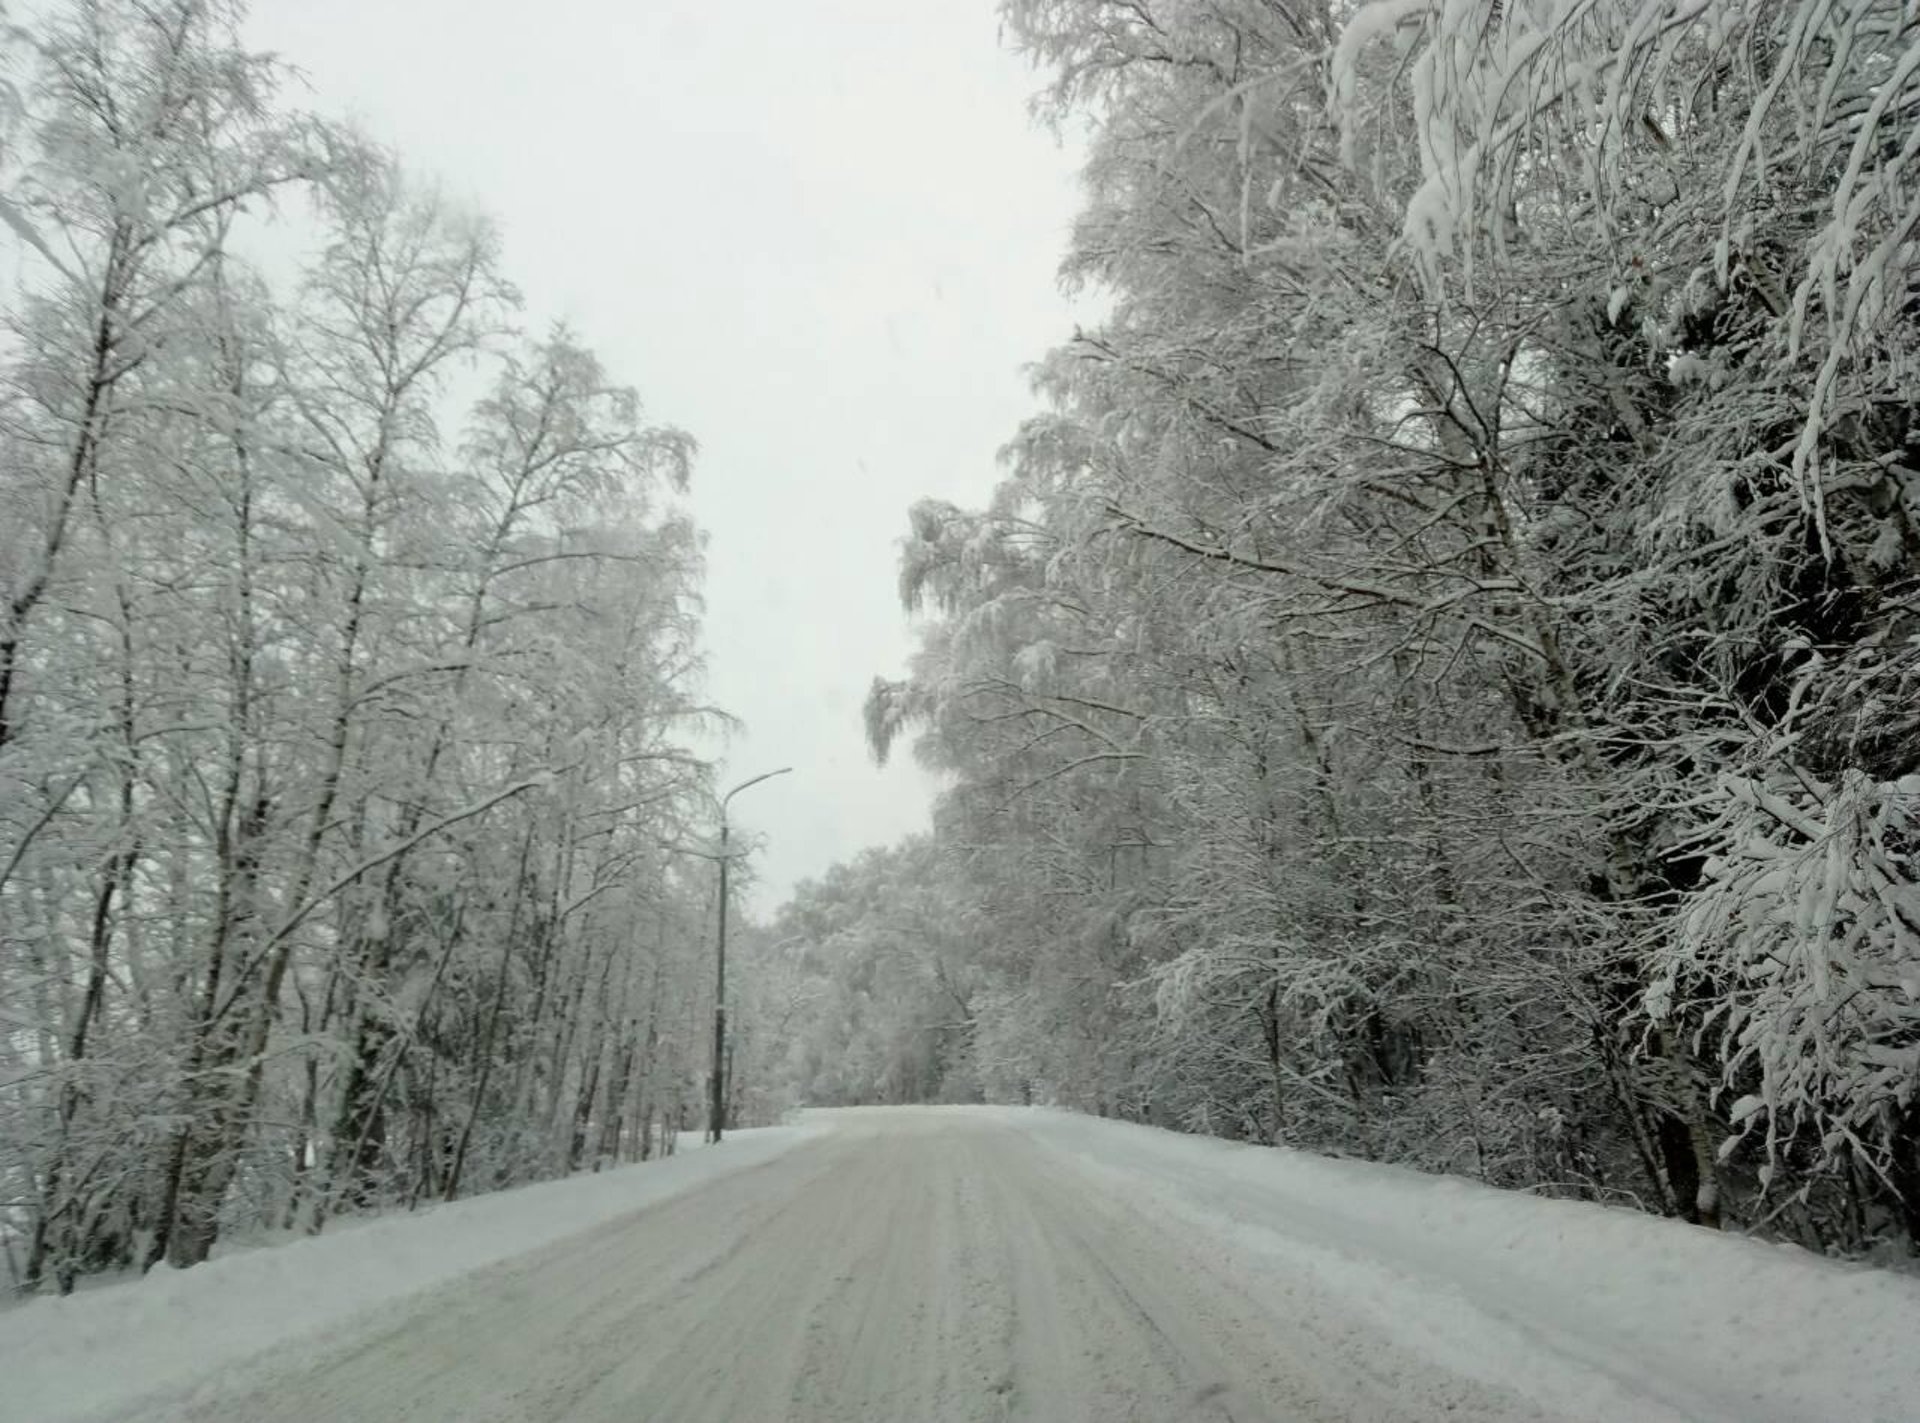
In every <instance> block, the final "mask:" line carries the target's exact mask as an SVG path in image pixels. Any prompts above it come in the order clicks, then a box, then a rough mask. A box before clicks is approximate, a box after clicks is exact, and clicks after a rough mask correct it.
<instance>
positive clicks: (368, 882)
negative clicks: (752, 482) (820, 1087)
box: [0, 0, 712, 1289]
mask: <svg viewBox="0 0 1920 1423" xmlns="http://www.w3.org/2000/svg"><path fill="white" fill-rule="evenodd" d="M239 21H240V16H239V14H238V12H237V11H236V10H235V9H234V8H233V7H232V6H230V5H229V4H227V3H224V0H137V2H136V0H75V3H73V4H71V5H68V6H66V7H65V8H63V9H60V10H58V11H57V13H54V14H52V15H50V16H48V17H46V18H44V19H43V20H40V21H36V22H35V28H34V29H33V30H32V31H31V32H29V33H10V34H9V36H8V38H7V41H6V42H7V44H8V45H9V46H10V47H11V55H12V57H13V59H14V60H15V61H16V62H15V63H14V65H13V67H12V75H11V77H12V79H13V80H14V81H15V85H16V87H15V89H14V90H13V91H11V93H10V97H11V98H12V99H14V100H17V104H16V106H15V109H14V111H13V112H11V113H10V114H9V116H8V117H9V123H8V125H7V128H6V132H5V137H4V150H3V151H0V161H3V162H4V164H5V167H6V173H5V178H4V186H3V187H0V192H3V193H4V197H0V217H4V218H5V221H6V224H7V230H8V233H9V234H10V246H9V249H8V254H7V255H8V269H9V272H10V273H12V274H13V275H14V285H13V287H12V288H11V290H10V291H9V292H8V294H7V299H6V302H5V314H6V319H7V323H8V324H7V333H6V338H5V341H4V346H3V348H0V598H3V599H4V602H0V1234H4V1235H5V1236H6V1249H7V1255H8V1259H9V1262H10V1265H11V1268H12V1269H13V1271H14V1273H15V1275H16V1277H17V1278H19V1280H20V1281H21V1282H22V1283H24V1284H25V1285H27V1286H28V1287H36V1286H39V1285H41V1284H42V1283H43V1282H47V1283H57V1284H58V1286H59V1287H60V1288H61V1289H66V1288H70V1287H71V1285H72V1283H73V1281H74V1278H75V1276H76V1275H77V1274H78V1273H80V1272H83V1271H86V1270H91V1269H97V1268H105V1267H114V1266H124V1265H128V1264H134V1265H139V1264H152V1263H153V1262H155V1261H157V1260H160V1259H170V1260H171V1261H172V1262H173V1263H175V1264H181V1265H186V1264H192V1263H194V1262H195V1261H198V1260H200V1259H202V1258H204V1257H205V1255H206V1254H207V1252H208V1250H209V1249H210V1248H211V1247H212V1245H213V1244H214V1242H215V1239H216V1237H217V1235H218V1233H219V1232H220V1230H221V1229H222V1228H223V1227H224V1226H228V1225H231V1224H235V1223H241V1224H247V1225H255V1226H257V1225H261V1224H264V1225H268V1226H274V1227H278V1226H282V1225H286V1226H301V1227H305V1228H307V1229H317V1228H319V1226H320V1224H321V1223H322V1222H323V1221H324V1220H325V1219H326V1218H327V1217H328V1216H329V1215H330V1214H332V1213H335V1212H338V1211H340V1210H342V1209H346V1208H354V1207H360V1206H365V1205H372V1204H380V1203H392V1202H412V1201H414V1200H417V1199H420V1198H423V1197H424V1198H435V1197H443V1198H449V1199H450V1198H452V1197H453V1196H454V1195H455V1194H456V1193H458V1192H461V1191H471V1190H479V1189H486V1188H490V1187H493V1186H497V1185H500V1184H504V1183H509V1182H515V1181H521V1180H526V1179H529V1178H532V1177H537V1176H542V1175H549V1174H554V1173H558V1172H562V1171H565V1170H569V1169H573V1168H575V1167H578V1166H580V1165H582V1164H583V1163H592V1164H595V1165H597V1164H599V1163H602V1162H606V1161H611V1160H615V1159H628V1158H631V1157H633V1156H636V1155H639V1156H644V1155H646V1154H648V1153H649V1152H650V1151H652V1150H653V1149H655V1147H656V1144H657V1143H658V1141H659V1140H660V1134H659V1129H660V1128H661V1127H662V1126H668V1125H672V1124H674V1123H675V1122H676V1121H677V1119H678V1117H679V1115H680V1113H681V1112H682V1110H683V1109H684V1108H685V1107H686V1106H687V1105H689V1104H690V1103H692V1102H695V1101H697V1100H698V1097H697V1085H695V1083H694V1081H693V1079H694V1078H695V1077H696V1076H697V1074H698V1071H699V1066H698V1064H699V1063H700V1061H701V1054H702V1051H703V1046H704V1038H703V1036H702V1034H701V1032H700V1031H699V1020H700V1015H702V1014H703V1013H705V1012H706V1011H708V1010H707V1007H706V1005H705V1004H704V1003H703V1001H702V999H701V997H700V995H701V993H702V992H703V991H705V990H704V985H705V983H706V981H707V980H706V977H705V974H706V970H705V968H704V963H705V958H704V953H703V952H702V953H699V965H696V964H695V963H694V962H693V959H692V956H693V955H694V954H696V952H698V951H696V949H695V948H694V945H695V944H696V943H698V944H704V943H705V936H706V934H707V932H708V927H707V926H708V924H709V922H710V919H709V916H710V915H711V913H712V909H711V898H710V891H709V890H708V889H707V886H708V884H709V882H710V874H711V871H710V866H708V865H706V864H705V863H703V862H701V861H699V860H692V861H689V860H687V859H686V858H685V856H684V855H683V854H681V850H682V847H683V844H684V842H685V841H686V840H688V839H689V838H690V836H689V833H688V832H687V831H685V830H684V829H683V827H684V826H685V825H686V824H687V822H688V821H689V819H690V818H692V817H694V816H696V815H700V814H703V813H704V812H702V811H701V809H700V805H701V802H700V801H698V800H697V799H696V797H698V796H701V795H704V791H703V789H702V787H703V785H704V778H705V772H706V768H705V767H704V766H702V765H701V764H700V763H699V762H698V761H697V759H696V758H695V757H693V756H692V755H690V754H689V753H688V752H687V751H686V750H685V749H683V748H682V746H681V745H680V741H681V739H682V738H683V737H684V736H685V735H686V734H687V733H689V732H690V731H691V730H693V729H694V728H695V727H696V726H697V724H698V722H699V720H700V718H702V717H703V716H704V715H705V713H704V712H703V711H702V709H701V708H700V707H699V706H698V705H697V703H696V701H695V696H696V686H695V681H694V678H695V675H696V673H697V672H698V654H697V648H696V644H695V638H696V633H697V627H696V614H697V611H698V609H697V601H696V589H697V580H698V575H699V563H700V559H699V541H698V538H697V536H696V534H695V533H694V531H693V530H692V529H691V527H690V526H689V525H688V524H687V522H686V521H685V519H684V518H683V517H682V516H681V515H679V514H677V513H676V512H674V506H673V502H672V495H673V491H674V490H675V489H676V488H677V487H678V486H680V485H681V484H682V483H683V482H684V480H685V478H686V474H687V467H688V461H689V458H690V454H691V445H690V442H689V441H688V440H687V439H686V438H685V437H684V436H682V435H680V434H678V433H676V432H674V431H671V430H667V429H660V428H655V427H652V426H649V425H648V424H646V423H645V422H644V421H643V419H642V416H641V412H640V409H639V406H638V404H637V401H636V399H635V397H634V395H633V394H632V393H631V392H630V391H627V390H624V389H622V388H620V387H619V386H617V385H615V384H614V383H612V382H611V381H610V380H609V378H608V377H607V375H606V374H605V373H604V372H603V371H602V370H601V368H600V365H599V363H598V361H597V360H596V359H595V357H594V356H593V355H592V354H591V353H590V352H589V351H587V350H585V349H583V348H582V347H581V346H580V345H579V344H578V343H577V342H576V341H575V340H574V339H573V338H572V337H571V336H570V335H569V334H567V333H566V332H564V331H556V332H553V333H551V334H549V335H547V336H545V337H543V338H537V339H536V338H530V337H527V336H524V335H520V334H517V333H516V331H515V329H514V318H515V307H516V300H515V296H514V292H513V290H512V288H511V287H510V286H509V285H508V283H507V281H506V280H505V279H504V277H503V276H502V274H501V273H500V271H499V270H498V264H497V255H496V244H495V241H494V238H493V236H492V235H491V233H490V232H489V231H488V229H487V227H486V225H485V224H484V223H482V222H479V221H477V220H475V219H472V218H469V217H467V216H465V215H463V214H461V213H458V212H456V211H454V210H451V209H450V208H448V207H447V206H445V205H443V204H441V203H440V202H438V201H436V199H435V198H434V196H433V195H432V194H431V193H430V192H428V191H424V190H422V189H420V188H418V187H416V186H415V185H413V184H411V183H410V182H408V181H407V179H406V178H405V177H404V176H403V175H402V173H401V171H400V170H399V168H398V167H397V166H396V164H395V162H394V161H393V160H392V159H391V158H389V157H387V156H385V155H384V154H382V153H380V152H377V151H375V150H373V149H370V148H369V147H368V146H367V145H365V144H364V143H362V142H360V141H359V140H357V139H355V138H353V137H352V136H350V135H348V134H344V133H341V132H338V131H335V130H333V129H331V128H329V127H327V126H325V125H322V124H320V123H317V122H315V121H313V120H311V119H308V118H305V117H302V116H300V115H297V114H293V113H291V112H289V111H287V110H286V109H284V108H282V107H280V106H279V105H278V104H277V103H276V100H275V95H274V90H275V83H276V79H277V77H278V76H277V74H276V71H275V68H274V66H273V65H272V64H271V63H269V62H267V61H265V60H262V59H260V58H257V57H254V56H252V55H251V54H249V53H248V52H247V51H246V50H245V49H244V48H243V47H242V46H241V44H240V42H239V40H238V38H237V26H238V24H239ZM295 251H302V252H303V254H304V255H301V256H299V257H298V258H297V259H294V258H291V257H290V256H289V254H290V253H293V252H295ZM263 253H264V254H267V257H268V258H270V259H271V260H265V261H263V262H258V263H257V262H253V261H249V260H248V254H263ZM296 265H297V271H295V270H290V268H292V267H294V266H296ZM450 382H452V384H450ZM455 390H460V391H469V392H471V393H472V398H471V400H470V401H469V402H468V403H467V404H466V407H465V413H464V415H463V416H462V415H458V414H455V413H452V410H451V407H450V402H451V401H452V399H453V392H454V391H455ZM443 426H444V427H445V429H444V433H443ZM683 877H684V878H683Z"/></svg>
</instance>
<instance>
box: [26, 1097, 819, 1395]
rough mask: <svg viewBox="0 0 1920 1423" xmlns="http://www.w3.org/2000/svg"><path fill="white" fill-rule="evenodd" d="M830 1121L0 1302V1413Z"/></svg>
mask: <svg viewBox="0 0 1920 1423" xmlns="http://www.w3.org/2000/svg"><path fill="white" fill-rule="evenodd" d="M819 1130H820V1128H818V1127H808V1126H799V1127H775V1128H768V1129H762V1130H757V1131H742V1132H736V1133H731V1134H729V1136H728V1139H727V1142H726V1144H725V1145H724V1146H723V1147H721V1149H720V1150H718V1151H713V1150H704V1149H697V1148H699V1145H700V1144H699V1140H698V1138H697V1137H688V1136H683V1137H682V1138H681V1145H680V1149H679V1152H678V1154H676V1155H674V1156H670V1157H666V1158H664V1159H661V1160H657V1161H648V1162H642V1163H640V1164H638V1165H634V1166H626V1167H622V1168H620V1169H618V1170H614V1171H605V1172H601V1173H599V1174H597V1175H587V1176H575V1177H573V1178H571V1179H569V1180H565V1181H549V1182H546V1183H544V1184H541V1185H537V1186H526V1187H522V1188H520V1189H518V1190H513V1191H500V1192H496V1193H495V1194H493V1195H486V1196H474V1197H471V1198H469V1199H467V1200H464V1201H456V1202H455V1203H453V1204H452V1205H436V1206H432V1207H429V1208H427V1209H423V1210H420V1211H416V1212H414V1213H412V1214H408V1215H393V1216H386V1217H382V1218H377V1219H373V1220H347V1221H344V1222H342V1226H343V1227H344V1228H342V1229H339V1230H337V1231H332V1232H329V1233H327V1234H323V1235H319V1236H313V1237H300V1238H297V1239H293V1240H291V1241H290V1242H288V1243H286V1244H283V1245H279V1246H276V1247H273V1248H268V1249H248V1250H240V1251H237V1252H234V1253H231V1254H227V1255H223V1256H221V1257H219V1258H216V1259H214V1260H211V1261H209V1262H208V1263H206V1264H205V1265H200V1266H196V1267H195V1268H193V1269H191V1270H171V1269H168V1268H166V1267H165V1266H162V1267H161V1268H159V1269H157V1270H155V1271H153V1273H152V1274H150V1275H148V1276H147V1277H146V1278H145V1279H143V1280H139V1281H136V1282H133V1283H129V1284H125V1285H117V1286H112V1287H108V1288H105V1289H95V1290H86V1291H82V1292H81V1293H79V1294H76V1295H74V1296H72V1297H70V1298H67V1299H42V1300H34V1301H30V1302H28V1303H26V1304H23V1305H21V1306H19V1307H18V1308H15V1309H11V1310H7V1311H5V1312H4V1313H0V1420H4V1423H16V1421H17V1423H30V1421H31V1423H56V1420H60V1419H68V1418H76V1419H77V1418H87V1417H93V1416H107V1415H110V1414H111V1413H113V1412H114V1411H115V1410H116V1409H120V1408H124V1407H125V1406H126V1405H128V1404H129V1403H131V1402H132V1401H134V1400H136V1399H139V1398H142V1397H144V1396H146V1395H149V1394H152V1393H155V1392H158V1391H161V1390H164V1389H169V1388H175V1387H179V1386H182V1385H189V1384H192V1383H194V1382H196V1381H198V1380H200V1379H203V1378H207V1377H210V1376H215V1375H217V1374H218V1373H219V1372H220V1371H221V1370H223V1369H225V1368H227V1367H229V1366H231V1365H233V1364H236V1363H237V1362H239V1361H240V1360H243V1359H245V1358H247V1357H249V1356H251V1355H255V1354H259V1353H262V1352H264V1351H268V1350H273V1349H276V1348H278V1347H280V1346H284V1345H288V1344H289V1343H290V1342H292V1341H297V1340H301V1339H305V1338H309V1337H312V1336H317V1335H319V1334H321V1333H322V1332H323V1331H325V1330H328V1329H329V1328H332V1327H335V1326H338V1325H340V1324H342V1323H344V1322H345V1321H348V1320H350V1319H353V1318H355V1317H357V1316H360V1315H363V1314H365V1313H366V1312H367V1311H370V1310H373V1309H375V1308H376V1307H378V1306H382V1305H385V1304H388V1303H390V1302H392V1301H394V1300H399V1299H403V1298H405V1297H407V1296H410V1295H415V1294H418V1293H419V1292H421V1291H424V1290H428V1289H431V1288H432V1287H433V1286H435V1285H439V1284H443V1283H445V1282H446V1281H449V1280H454V1279H456V1278H457V1277H459V1276H462V1275H465V1274H468V1273H470V1272H472V1271H474V1270H478V1269H480V1268H482V1267H484V1266H487V1265H490V1264H493V1263H494V1262H495V1261H499V1260H505V1259H509V1258H511V1257H513V1256H517V1255H524V1254H526V1253H528V1252H529V1251H537V1250H540V1249H543V1248H545V1247H547V1246H550V1245H552V1244H553V1243H554V1242H556V1241H558V1240H561V1239H563V1238H565V1237H568V1236H574V1235H578V1234H580V1233H582V1232H586V1231H593V1230H596V1229H599V1228H602V1227H604V1226H606V1225H607V1224H608V1223H609V1222H611V1221H614V1220H616V1219H617V1218H619V1217H621V1216H624V1215H628V1214H630V1213H632V1212H634V1211H637V1210H641V1209H644V1208H645V1207H647V1206H651V1205H655V1204H658V1203H659V1202H661V1201H665V1200H668V1199H670V1198H671V1197H673V1196H676V1195H679V1194H681V1193H682V1192H685V1191H690V1190H693V1189H694V1188H696V1187H698V1186H702V1185H705V1184H706V1183H708V1182H710V1181H712V1180H714V1179H715V1178H717V1177H719V1176H722V1175H726V1174H728V1173H730V1172H735V1171H739V1170H741V1169H743V1168H746V1167H751V1166H757V1165H760V1164H761V1163H763V1162H766V1161H770V1160H772V1159H773V1158H774V1157H775V1156H777V1155H779V1154H780V1153H781V1152H783V1151H786V1150H788V1149H789V1148H790V1147H792V1146H794V1145H796V1144H797V1143H799V1142H801V1141H804V1140H805V1139H806V1138H807V1137H808V1136H810V1135H813V1134H815V1133H816V1132H817V1131H819ZM689 1143H691V1144H692V1145H693V1146H694V1147H695V1148H696V1149H694V1150H691V1151H689V1150H688V1149H687V1148H688V1144H689Z"/></svg>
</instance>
